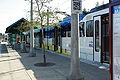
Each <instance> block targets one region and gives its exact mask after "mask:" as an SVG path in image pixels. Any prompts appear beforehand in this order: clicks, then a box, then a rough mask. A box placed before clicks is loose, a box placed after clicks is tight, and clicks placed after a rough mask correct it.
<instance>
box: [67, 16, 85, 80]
mask: <svg viewBox="0 0 120 80" xmlns="http://www.w3.org/2000/svg"><path fill="white" fill-rule="evenodd" d="M71 16H72V22H71V24H72V25H71V45H72V46H71V53H72V57H71V67H70V75H69V78H68V80H84V78H83V75H82V73H81V72H80V47H79V44H80V43H79V41H80V40H79V24H78V22H79V17H78V14H72V15H71Z"/></svg>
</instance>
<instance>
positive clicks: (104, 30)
mask: <svg viewBox="0 0 120 80" xmlns="http://www.w3.org/2000/svg"><path fill="white" fill-rule="evenodd" d="M108 17H109V15H108V14H104V15H102V16H101V62H102V63H109V33H108V29H109V18H108Z"/></svg>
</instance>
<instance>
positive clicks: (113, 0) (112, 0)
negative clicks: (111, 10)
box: [111, 0, 120, 2]
mask: <svg viewBox="0 0 120 80" xmlns="http://www.w3.org/2000/svg"><path fill="white" fill-rule="evenodd" d="M115 1H120V0H111V2H115Z"/></svg>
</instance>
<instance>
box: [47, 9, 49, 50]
mask: <svg viewBox="0 0 120 80" xmlns="http://www.w3.org/2000/svg"><path fill="white" fill-rule="evenodd" d="M47 27H49V9H47ZM47 49H48V50H49V46H48V28H47Z"/></svg>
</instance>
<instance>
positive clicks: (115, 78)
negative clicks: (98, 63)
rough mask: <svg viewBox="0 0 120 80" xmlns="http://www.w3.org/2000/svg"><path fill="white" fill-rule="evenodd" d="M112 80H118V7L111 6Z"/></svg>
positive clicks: (119, 25) (119, 32) (119, 30)
mask: <svg viewBox="0 0 120 80" xmlns="http://www.w3.org/2000/svg"><path fill="white" fill-rule="evenodd" d="M112 10H113V80H120V5H116V6H113V8H112Z"/></svg>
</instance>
